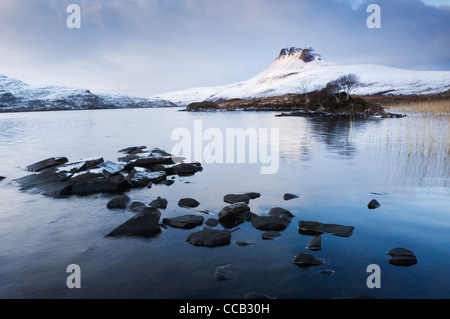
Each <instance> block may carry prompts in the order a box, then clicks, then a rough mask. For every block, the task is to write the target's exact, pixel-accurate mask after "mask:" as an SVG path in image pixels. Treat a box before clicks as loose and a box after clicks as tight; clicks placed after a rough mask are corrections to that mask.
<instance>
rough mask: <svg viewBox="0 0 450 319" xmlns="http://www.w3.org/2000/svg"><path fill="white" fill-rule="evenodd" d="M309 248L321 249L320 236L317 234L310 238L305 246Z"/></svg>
mask: <svg viewBox="0 0 450 319" xmlns="http://www.w3.org/2000/svg"><path fill="white" fill-rule="evenodd" d="M306 247H307V248H308V249H309V250H321V249H322V236H321V235H318V236H315V237H314V238H313V239H311V240H310V241H309V243H308V245H307V246H306Z"/></svg>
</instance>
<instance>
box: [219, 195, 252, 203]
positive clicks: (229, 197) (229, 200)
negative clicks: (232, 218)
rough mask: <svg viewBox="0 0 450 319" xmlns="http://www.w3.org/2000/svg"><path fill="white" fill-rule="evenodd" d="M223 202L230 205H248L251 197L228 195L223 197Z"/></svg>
mask: <svg viewBox="0 0 450 319" xmlns="http://www.w3.org/2000/svg"><path fill="white" fill-rule="evenodd" d="M223 201H224V202H225V203H228V204H236V203H240V202H243V203H246V204H248V203H249V202H250V196H248V195H247V194H227V195H225V196H224V197H223Z"/></svg>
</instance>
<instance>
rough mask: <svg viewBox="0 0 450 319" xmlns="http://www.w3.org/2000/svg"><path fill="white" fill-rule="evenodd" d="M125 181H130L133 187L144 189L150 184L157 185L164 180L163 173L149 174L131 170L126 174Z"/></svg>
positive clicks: (164, 175)
mask: <svg viewBox="0 0 450 319" xmlns="http://www.w3.org/2000/svg"><path fill="white" fill-rule="evenodd" d="M127 179H128V180H130V181H131V184H132V185H133V187H146V186H148V185H149V184H150V183H157V182H160V181H162V180H165V179H166V173H165V172H164V171H158V172H149V171H142V170H136V169H133V170H131V171H130V172H129V173H128V176H127Z"/></svg>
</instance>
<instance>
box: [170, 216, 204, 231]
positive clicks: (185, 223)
mask: <svg viewBox="0 0 450 319" xmlns="http://www.w3.org/2000/svg"><path fill="white" fill-rule="evenodd" d="M204 220H205V219H204V218H203V216H198V215H184V216H178V217H174V218H164V219H163V224H165V225H168V226H172V227H175V228H183V229H192V228H195V227H197V226H201V225H202V224H203V221H204Z"/></svg>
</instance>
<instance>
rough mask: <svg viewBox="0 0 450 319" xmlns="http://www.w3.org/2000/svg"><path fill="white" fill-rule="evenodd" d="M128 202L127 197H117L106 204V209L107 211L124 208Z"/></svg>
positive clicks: (128, 198)
mask: <svg viewBox="0 0 450 319" xmlns="http://www.w3.org/2000/svg"><path fill="white" fill-rule="evenodd" d="M129 201H130V197H128V196H127V195H122V196H118V197H115V198H113V199H111V200H110V201H109V202H108V203H107V204H106V207H108V208H109V209H116V208H126V207H127V204H128V202H129Z"/></svg>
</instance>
